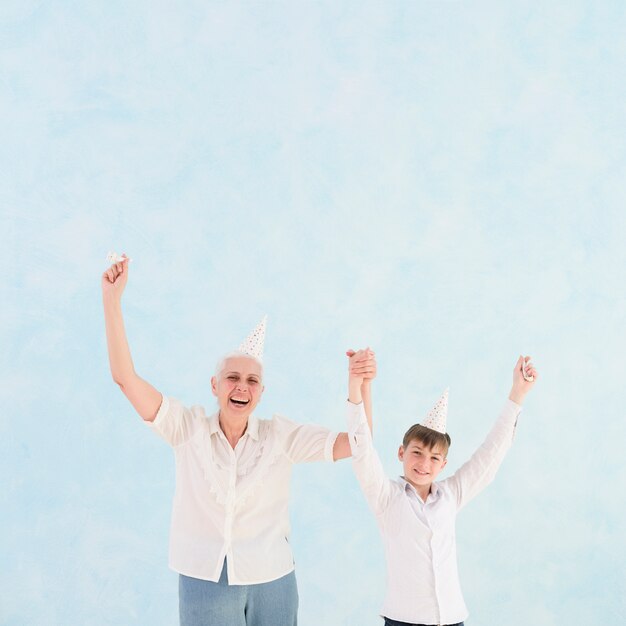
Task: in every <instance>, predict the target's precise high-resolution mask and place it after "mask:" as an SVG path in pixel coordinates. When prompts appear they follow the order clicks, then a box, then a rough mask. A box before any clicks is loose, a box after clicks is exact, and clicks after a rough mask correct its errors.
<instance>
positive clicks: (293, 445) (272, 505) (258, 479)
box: [146, 396, 337, 585]
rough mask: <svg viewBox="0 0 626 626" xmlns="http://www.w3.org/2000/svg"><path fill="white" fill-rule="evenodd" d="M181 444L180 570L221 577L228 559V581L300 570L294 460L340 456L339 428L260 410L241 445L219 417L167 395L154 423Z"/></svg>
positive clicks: (175, 511)
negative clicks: (292, 505) (292, 507)
mask: <svg viewBox="0 0 626 626" xmlns="http://www.w3.org/2000/svg"><path fill="white" fill-rule="evenodd" d="M146 423H147V424H148V425H149V426H150V428H151V429H152V430H154V431H155V432H156V433H157V434H159V435H160V436H161V437H162V438H163V439H165V441H166V442H167V443H169V444H170V445H171V446H172V447H173V449H174V455H175V458H176V491H175V494H174V503H173V508H172V523H171V529H170V552H169V565H170V567H171V568H172V569H173V570H175V571H176V572H178V573H180V574H184V575H185V576H191V577H193V578H200V579H204V580H210V581H213V582H217V581H218V580H219V577H220V574H221V571H222V567H223V564H224V558H226V563H227V570H228V584H230V585H248V584H255V583H264V582H269V581H271V580H276V579H277V578H280V577H281V576H284V575H285V574H288V573H289V572H291V571H292V570H293V569H294V562H293V555H292V553H291V547H290V545H289V532H290V528H289V516H288V499H289V482H290V477H291V466H292V465H293V464H294V463H305V462H308V461H323V460H326V461H332V459H333V446H334V444H335V439H336V437H337V433H333V432H331V431H330V430H329V429H327V428H324V427H322V426H314V425H309V424H298V423H296V422H292V421H291V420H289V419H286V418H284V417H281V416H279V415H274V416H273V418H272V419H271V420H262V419H258V418H256V417H254V416H250V417H249V419H248V427H247V429H246V432H245V433H244V435H243V436H242V437H241V439H240V440H239V441H238V443H237V445H236V446H235V449H234V450H233V448H232V447H231V446H230V444H229V443H228V440H227V439H226V437H225V436H224V433H223V432H222V429H221V428H220V425H219V419H218V415H217V414H214V415H212V416H210V417H207V416H206V415H205V412H204V409H203V408H202V407H201V406H193V407H191V408H186V407H184V406H183V405H182V404H181V403H180V402H179V401H178V400H175V399H174V398H167V397H165V396H163V401H162V403H161V407H160V409H159V412H158V413H157V416H156V418H155V420H154V421H153V422H146Z"/></svg>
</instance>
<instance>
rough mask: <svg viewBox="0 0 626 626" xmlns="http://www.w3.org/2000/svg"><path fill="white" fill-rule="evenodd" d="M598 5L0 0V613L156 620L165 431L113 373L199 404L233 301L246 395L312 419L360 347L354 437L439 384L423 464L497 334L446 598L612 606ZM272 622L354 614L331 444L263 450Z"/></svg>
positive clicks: (608, 308)
mask: <svg viewBox="0 0 626 626" xmlns="http://www.w3.org/2000/svg"><path fill="white" fill-rule="evenodd" d="M625 29H626V9H625V5H624V3H623V2H619V1H617V0H615V1H613V2H592V1H586V2H582V1H576V0H573V1H569V2H542V3H531V4H529V3H527V2H504V3H503V2H497V1H495V0H494V1H489V2H487V1H484V2H417V1H415V2H356V1H355V2H271V3H270V2H249V3H241V4H239V3H230V2H204V1H202V2H200V1H198V2H153V1H151V2H146V1H143V2H132V3H127V2H121V1H117V0H107V2H70V1H66V2H54V1H50V2H44V1H39V2H36V1H28V0H19V1H18V0H15V1H7V0H3V2H2V3H1V4H0V125H1V129H2V133H1V138H0V201H1V207H2V221H1V223H0V231H1V233H2V246H1V248H0V262H1V267H2V274H3V280H2V287H1V290H2V294H1V295H2V302H3V305H2V309H1V312H0V322H1V328H2V330H1V333H2V335H1V338H2V371H1V389H2V391H1V394H2V395H1V399H2V406H3V411H2V417H1V421H0V470H1V475H2V477H3V488H2V490H1V491H0V493H1V496H0V497H1V500H0V507H1V508H0V555H1V557H0V558H1V560H2V567H1V568H0V623H1V624H7V625H8V624H10V625H12V626H13V625H15V626H17V625H22V624H29V625H32V624H59V625H67V624H81V625H101V624H102V625H104V624H115V625H117V626H118V625H120V624H139V625H148V624H150V625H153V626H158V625H170V624H174V623H175V622H176V616H177V580H176V575H175V574H174V573H172V572H170V571H169V570H168V569H167V538H168V525H169V513H170V503H171V496H172V492H173V480H174V472H173V458H172V454H171V452H170V450H169V449H168V448H167V447H166V446H165V445H164V444H163V443H162V442H161V441H160V440H159V439H158V438H156V437H154V435H152V434H151V433H150V432H148V430H147V428H146V427H145V426H144V425H143V424H142V423H141V420H140V419H139V418H138V417H137V416H136V415H135V414H134V413H133V410H132V408H131V407H130V405H129V404H128V403H127V402H126V400H125V398H124V397H123V396H122V394H121V393H120V392H119V391H118V390H117V389H116V387H115V385H114V384H113V382H112V380H111V378H110V375H109V371H108V362H107V356H106V346H105V339H104V329H103V320H102V312H101V303H100V285H99V282H100V275H101V273H102V271H103V270H104V269H105V267H106V264H105V262H104V257H105V255H106V253H107V252H108V251H109V250H117V251H118V252H122V251H126V252H128V253H129V255H130V256H132V257H133V258H134V262H133V264H132V267H131V270H132V274H131V276H130V280H129V285H128V288H127V293H126V294H125V298H124V306H125V315H126V323H127V330H128V334H129V339H130V343H131V347H132V350H133V356H134V359H135V365H136V368H137V370H138V372H139V373H140V374H141V375H143V376H144V377H145V378H147V379H148V380H150V381H151V382H152V383H153V384H154V385H155V386H157V387H158V388H159V389H160V390H162V391H163V392H164V393H167V394H170V395H174V396H176V397H178V398H180V399H181V400H183V401H184V402H186V403H202V404H204V405H205V406H206V407H207V409H209V408H211V407H212V406H213V398H212V396H211V394H210V389H209V378H210V375H211V373H212V369H213V366H214V363H215V361H216V360H217V358H218V357H219V356H220V355H221V354H222V353H224V352H226V351H228V350H230V349H232V348H234V347H236V345H238V343H239V342H240V341H241V339H243V337H244V336H245V335H246V334H247V333H248V331H249V330H251V328H252V327H253V326H254V325H255V324H256V323H257V322H258V320H259V319H260V318H261V316H262V315H263V314H264V313H268V315H269V323H268V336H267V342H266V387H267V390H266V393H265V396H264V399H263V402H262V404H261V405H260V411H259V414H260V415H261V416H263V417H269V416H271V414H272V412H274V411H276V412H281V413H282V414H285V415H288V416H290V417H292V418H294V419H297V420H303V421H304V420H311V421H316V422H318V423H323V424H327V425H328V426H331V427H333V428H337V429H341V428H342V427H343V424H344V412H343V409H344V407H343V402H344V399H345V396H346V390H345V383H346V380H345V379H346V372H345V368H346V362H345V357H344V356H343V351H344V350H345V349H346V348H348V347H361V346H364V345H367V344H369V345H371V346H373V347H374V348H375V349H376V350H377V356H378V360H379V377H378V379H377V380H376V383H375V389H374V393H375V420H376V445H377V447H378V449H379V451H380V454H381V455H382V457H383V459H384V461H385V466H386V468H387V470H388V471H389V474H390V475H395V474H397V473H398V472H399V469H400V466H399V464H398V462H397V461H396V460H395V451H396V448H397V445H398V443H399V440H400V438H401V436H402V434H403V432H404V430H405V429H406V427H408V426H409V425H410V424H411V423H412V422H413V421H415V420H416V419H417V418H418V417H419V416H420V415H421V414H423V413H424V412H425V411H427V410H428V409H429V408H430V407H431V406H432V404H433V403H434V402H435V401H436V400H437V398H438V397H439V394H440V393H441V391H442V390H443V388H445V387H446V386H448V385H449V386H450V411H449V417H448V424H449V430H450V432H451V434H452V438H453V445H452V448H451V452H450V462H449V466H448V467H449V468H450V469H454V468H455V467H458V466H459V465H460V464H461V463H462V462H463V461H464V460H465V459H466V458H467V457H468V455H469V454H471V452H472V450H473V449H474V448H475V447H476V446H477V445H478V444H479V443H480V441H481V440H482V438H483V437H484V435H485V434H486V432H487V431H488V429H489V428H490V425H491V423H492V421H493V420H494V419H495V417H496V416H497V414H498V411H499V409H500V406H501V405H502V403H503V401H504V399H505V398H506V395H507V393H508V390H509V386H510V378H511V369H512V366H513V364H514V362H515V360H516V358H517V356H518V354H520V353H521V352H524V353H526V354H531V355H532V356H533V357H534V358H535V361H536V364H537V366H538V368H539V369H540V372H541V380H540V381H539V383H538V385H537V387H536V390H535V391H534V392H533V394H532V396H530V397H529V398H528V400H527V403H526V406H525V411H524V413H523V417H522V418H521V420H520V427H519V430H518V434H517V437H516V442H515V445H514V447H513V449H512V450H511V452H510V454H509V456H508V458H507V459H506V462H505V464H504V466H503V467H502V470H501V472H500V474H499V476H498V478H497V480H496V481H495V483H494V484H493V485H492V486H490V487H489V489H488V490H487V491H486V492H484V493H483V494H482V495H481V496H480V498H478V499H477V500H476V501H475V502H474V503H472V504H471V505H470V506H469V507H468V508H467V509H466V510H465V511H464V512H463V513H462V514H461V515H460V517H459V519H458V543H459V562H460V572H461V581H462V585H463V589H464V593H465V597H466V601H467V604H468V606H469V609H470V613H471V617H470V620H469V622H468V624H475V625H478V626H484V625H487V626H489V625H494V626H496V625H501V624H507V625H509V626H522V625H524V626H525V625H527V624H530V623H532V624H534V625H536V626H547V625H555V626H556V625H558V626H562V625H563V624H575V625H578V624H581V625H582V624H585V625H587V624H605V623H609V624H618V623H620V624H621V623H624V619H625V617H626V601H625V600H624V598H625V595H626V589H625V587H626V585H625V580H624V562H626V541H625V539H624V521H625V519H624V518H625V515H624V513H625V505H624V496H623V489H624V484H626V472H625V470H624V467H625V465H624V461H623V457H624V443H625V434H626V433H625V431H626V429H625V427H624V406H625V398H624V372H625V367H624V360H625V353H626V342H625V341H624V319H625V314H626V306H625V297H624V295H625V293H624V283H625V280H624V268H625V267H626V253H625V245H624V239H625V235H626V218H625V210H624V203H625V200H626V189H625V186H626V185H625V180H626V171H625V156H626V150H625V145H626V144H625V141H624V128H625V127H626V113H625V103H626V89H625V87H624V85H625V81H624V74H623V63H624V59H625V58H626V44H625V41H626V39H625V38H624V32H625ZM292 493H293V500H292V509H291V511H292V521H293V536H292V540H293V545H294V551H295V556H296V561H297V575H298V580H299V586H300V600H301V610H300V621H301V624H302V626H320V625H323V626H327V625H329V626H340V625H358V626H370V625H371V626H374V625H376V624H380V623H381V621H380V619H379V618H377V617H376V613H377V610H378V608H379V607H380V604H381V600H382V594H383V587H384V562H383V557H382V548H381V543H380V540H379V536H378V532H377V529H376V527H375V524H374V521H373V518H372V517H371V515H370V514H369V512H368V510H367V507H366V505H365V504H364V501H363V498H362V496H361V494H360V492H359V491H358V488H357V485H356V481H355V480H354V477H353V475H352V472H351V467H350V463H349V462H348V461H344V462H342V463H340V464H338V465H336V466H330V465H328V466H322V465H315V466H304V467H298V468H297V469H296V472H295V477H294V484H293V492H292Z"/></svg>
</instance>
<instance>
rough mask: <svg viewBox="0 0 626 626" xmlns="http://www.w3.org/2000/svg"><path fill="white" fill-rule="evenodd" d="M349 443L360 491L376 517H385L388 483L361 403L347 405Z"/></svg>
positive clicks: (388, 499) (387, 501)
mask: <svg viewBox="0 0 626 626" xmlns="http://www.w3.org/2000/svg"><path fill="white" fill-rule="evenodd" d="M347 412H348V439H349V440H350V449H351V450H352V468H353V469H354V473H355V475H356V478H357V480H358V481H359V485H360V486H361V491H363V494H364V495H365V499H366V500H367V503H368V504H369V506H370V508H371V509H372V511H373V512H374V514H375V515H377V516H378V515H380V514H382V513H384V511H385V509H386V508H387V506H388V505H389V501H390V499H391V491H392V490H391V481H390V480H389V479H388V478H387V476H386V475H385V470H384V469H383V466H382V464H381V462H380V458H379V457H378V454H377V453H376V450H375V449H374V444H373V442H372V433H371V432H370V429H369V426H368V424H367V417H366V416H365V410H364V408H363V403H362V402H361V403H360V404H352V402H348V405H347Z"/></svg>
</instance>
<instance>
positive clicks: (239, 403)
mask: <svg viewBox="0 0 626 626" xmlns="http://www.w3.org/2000/svg"><path fill="white" fill-rule="evenodd" d="M230 402H231V404H234V405H235V406H238V407H243V406H246V405H248V404H249V403H250V400H239V399H236V398H231V399H230Z"/></svg>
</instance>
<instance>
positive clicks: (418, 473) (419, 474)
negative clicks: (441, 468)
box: [415, 470, 429, 476]
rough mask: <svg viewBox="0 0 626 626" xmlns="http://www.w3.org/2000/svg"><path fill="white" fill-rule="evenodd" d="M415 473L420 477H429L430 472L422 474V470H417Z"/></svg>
mask: <svg viewBox="0 0 626 626" xmlns="http://www.w3.org/2000/svg"><path fill="white" fill-rule="evenodd" d="M415 473H416V474H417V475H418V476H428V474H429V472H420V470H415Z"/></svg>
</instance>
